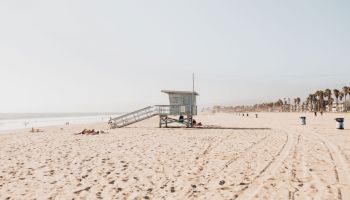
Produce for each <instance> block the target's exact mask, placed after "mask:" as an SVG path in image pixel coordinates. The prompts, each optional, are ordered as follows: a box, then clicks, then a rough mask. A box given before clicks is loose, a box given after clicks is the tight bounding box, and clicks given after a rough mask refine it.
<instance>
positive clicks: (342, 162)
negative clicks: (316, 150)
mask: <svg viewBox="0 0 350 200" xmlns="http://www.w3.org/2000/svg"><path fill="white" fill-rule="evenodd" d="M309 134H311V135H313V136H315V137H316V138H318V139H319V140H321V142H322V143H323V145H324V146H325V147H326V149H327V151H328V153H329V156H330V158H331V159H332V161H333V164H334V172H335V175H336V179H337V181H338V183H339V187H338V199H350V188H349V186H350V173H349V172H350V170H349V169H350V168H349V165H348V162H347V159H346V158H345V156H344V155H343V153H342V152H341V151H340V150H339V148H338V147H337V146H336V145H334V144H333V143H332V142H330V141H329V140H328V139H327V138H326V137H325V136H322V135H320V134H318V133H309Z"/></svg>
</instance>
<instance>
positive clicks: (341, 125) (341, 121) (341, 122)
mask: <svg viewBox="0 0 350 200" xmlns="http://www.w3.org/2000/svg"><path fill="white" fill-rule="evenodd" d="M335 121H336V122H335V125H336V126H335V127H336V128H337V129H344V118H335Z"/></svg>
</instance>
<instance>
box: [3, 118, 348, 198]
mask: <svg viewBox="0 0 350 200" xmlns="http://www.w3.org/2000/svg"><path fill="white" fill-rule="evenodd" d="M302 115H305V116H307V125H306V126H302V125H300V122H299V121H300V120H299V117H300V116H302ZM339 116H342V117H345V130H337V129H335V121H334V118H335V117H339ZM196 120H197V121H198V122H199V121H200V122H202V123H203V124H205V125H216V126H221V127H231V128H232V129H185V128H162V129H159V128H158V127H157V126H158V118H157V117H154V118H151V119H148V120H145V121H142V122H139V123H137V124H133V125H131V126H130V127H126V128H121V129H114V130H108V131H109V133H108V134H100V135H74V133H77V132H80V131H82V130H83V129H84V128H90V129H91V128H95V129H97V130H100V129H103V130H106V129H107V124H89V125H70V126H63V125H62V126H53V127H44V128H42V130H44V132H41V133H30V132H29V130H30V129H28V130H16V131H7V132H5V133H2V134H0V146H1V148H0V159H1V164H0V199H73V198H74V199H350V114H342V113H339V114H331V113H329V114H328V113H326V114H324V116H322V117H321V116H318V117H314V116H313V114H301V113H259V118H255V116H254V115H253V113H251V114H250V115H249V117H242V116H237V115H236V114H223V113H219V114H205V113H202V114H200V115H199V116H197V117H196Z"/></svg>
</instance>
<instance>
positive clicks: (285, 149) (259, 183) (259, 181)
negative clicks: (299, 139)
mask: <svg viewBox="0 0 350 200" xmlns="http://www.w3.org/2000/svg"><path fill="white" fill-rule="evenodd" d="M280 132H282V133H284V134H285V135H286V141H285V143H284V144H283V146H282V147H281V149H280V151H279V152H278V153H277V154H276V155H275V156H274V158H273V159H272V160H271V162H269V163H268V164H267V165H266V166H265V167H264V168H263V169H262V170H261V171H260V173H259V174H258V175H257V176H256V177H255V178H254V179H253V180H252V181H251V182H250V183H249V184H248V185H246V186H245V187H244V188H242V189H241V190H239V191H238V193H236V195H235V196H234V197H233V199H238V200H247V199H252V198H254V197H255V196H256V194H257V193H258V192H259V191H260V190H261V188H262V187H263V186H264V182H266V181H267V180H268V179H269V178H271V177H273V176H274V175H275V174H276V172H277V170H278V168H279V167H281V166H282V164H283V161H284V160H286V159H287V157H288V155H289V153H290V151H291V150H292V147H293V146H295V139H294V136H293V135H292V134H291V133H289V132H285V131H283V130H280Z"/></svg>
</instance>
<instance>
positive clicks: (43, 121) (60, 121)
mask: <svg viewBox="0 0 350 200" xmlns="http://www.w3.org/2000/svg"><path fill="white" fill-rule="evenodd" d="M121 114H122V113H0V130H13V129H23V128H31V127H35V128H37V127H43V126H52V125H65V124H66V123H67V122H69V124H86V123H95V122H106V123H107V122H108V121H109V119H110V118H111V117H112V118H113V117H117V116H120V115H121Z"/></svg>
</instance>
